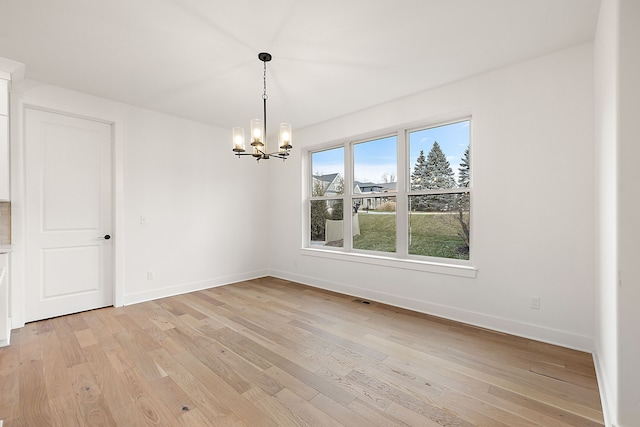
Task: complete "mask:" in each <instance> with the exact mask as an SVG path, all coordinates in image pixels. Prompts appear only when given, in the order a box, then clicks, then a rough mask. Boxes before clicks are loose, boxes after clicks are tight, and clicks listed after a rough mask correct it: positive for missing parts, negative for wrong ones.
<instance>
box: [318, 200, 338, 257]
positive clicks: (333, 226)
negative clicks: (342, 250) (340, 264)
mask: <svg viewBox="0 0 640 427" xmlns="http://www.w3.org/2000/svg"><path fill="white" fill-rule="evenodd" d="M310 212H311V244H312V245H319V246H334V247H342V246H343V241H344V238H343V233H344V231H343V230H344V225H343V222H344V221H343V203H342V200H311V206H310Z"/></svg>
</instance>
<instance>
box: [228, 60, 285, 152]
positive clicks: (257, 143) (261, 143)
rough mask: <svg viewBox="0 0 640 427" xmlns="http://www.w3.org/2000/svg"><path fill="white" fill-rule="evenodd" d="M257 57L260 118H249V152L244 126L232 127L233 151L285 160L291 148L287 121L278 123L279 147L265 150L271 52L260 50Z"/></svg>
mask: <svg viewBox="0 0 640 427" xmlns="http://www.w3.org/2000/svg"><path fill="white" fill-rule="evenodd" d="M258 59H259V60H260V61H262V63H263V65H264V72H263V77H262V80H263V83H264V91H263V92H262V109H263V116H262V120H260V119H253V120H251V127H250V132H251V146H252V147H253V150H252V152H251V153H245V146H244V128H233V130H232V133H233V151H234V152H235V153H236V155H237V156H238V157H240V156H253V157H255V159H256V160H257V161H258V162H259V161H260V160H262V159H265V160H266V159H269V158H270V157H277V158H279V159H282V160H286V158H287V156H289V150H290V149H292V148H293V146H292V145H291V124H289V123H280V132H279V137H278V146H279V147H280V149H279V150H278V151H275V152H273V153H269V152H268V151H267V145H266V144H267V98H268V97H267V62H269V61H271V54H270V53H267V52H261V53H259V54H258Z"/></svg>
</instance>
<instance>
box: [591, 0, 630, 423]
mask: <svg viewBox="0 0 640 427" xmlns="http://www.w3.org/2000/svg"><path fill="white" fill-rule="evenodd" d="M639 24H640V3H638V2H637V1H635V0H605V1H603V2H602V4H601V9H600V19H599V22H598V31H597V33H596V41H595V47H596V48H595V70H596V80H595V83H596V85H595V89H596V90H595V92H596V122H595V123H596V140H595V142H596V150H597V153H598V159H599V161H598V165H599V168H598V173H597V180H598V188H599V191H598V197H597V201H598V205H597V206H598V212H599V215H598V219H597V224H598V243H599V245H598V249H599V251H598V258H597V261H598V274H597V276H596V279H597V283H596V285H597V289H598V293H597V296H598V298H597V306H598V310H597V328H596V335H595V343H596V355H597V359H596V362H597V368H598V373H599V377H600V380H601V389H602V391H603V395H604V396H605V410H606V411H607V413H608V414H609V417H608V418H609V420H610V423H611V425H614V426H617V427H631V426H637V425H638V423H640V387H639V386H638V384H640V339H638V338H639V336H638V325H639V324H640V312H639V311H638V306H639V305H640V286H638V284H639V283H640V270H639V269H638V259H637V256H638V241H640V229H639V228H638V218H640V200H639V198H638V191H637V189H636V188H635V186H636V185H637V183H638V182H640V169H638V167H637V161H636V159H638V158H639V157H640V146H639V145H638V136H637V122H638V117H639V116H640V80H639V79H638V76H639V75H640V25H639Z"/></svg>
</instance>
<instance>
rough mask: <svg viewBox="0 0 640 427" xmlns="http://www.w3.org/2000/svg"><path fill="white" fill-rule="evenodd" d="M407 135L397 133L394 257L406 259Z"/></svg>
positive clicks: (402, 132) (407, 231)
mask: <svg viewBox="0 0 640 427" xmlns="http://www.w3.org/2000/svg"><path fill="white" fill-rule="evenodd" d="M407 152H408V150H407V134H406V132H404V131H398V155H397V163H398V165H397V168H398V169H397V170H398V172H397V173H398V175H397V176H396V191H397V195H396V256H397V257H399V258H406V257H407V254H408V252H409V250H408V246H409V245H408V235H409V230H408V225H407V215H408V209H407V200H408V199H407V188H408V182H409V175H408V173H407V164H408V157H407Z"/></svg>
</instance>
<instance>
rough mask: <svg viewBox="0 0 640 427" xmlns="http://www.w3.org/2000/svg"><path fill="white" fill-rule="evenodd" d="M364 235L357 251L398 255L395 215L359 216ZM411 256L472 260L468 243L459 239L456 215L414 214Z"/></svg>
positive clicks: (356, 244)
mask: <svg viewBox="0 0 640 427" xmlns="http://www.w3.org/2000/svg"><path fill="white" fill-rule="evenodd" d="M358 217H359V221H360V235H359V236H355V237H354V238H353V247H354V248H355V249H365V250H374V251H382V252H395V251H396V238H395V233H396V224H395V219H396V216H395V214H373V213H359V214H358ZM409 226H410V243H409V253H410V254H412V255H426V256H434V257H442V258H456V259H469V254H468V253H465V251H464V250H463V248H464V247H465V244H464V240H462V239H461V238H460V237H458V232H459V231H460V224H459V223H458V221H457V219H456V217H455V214H448V213H413V214H411V218H410V222H409Z"/></svg>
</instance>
